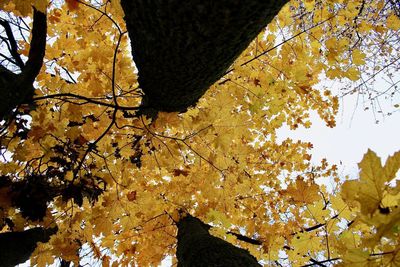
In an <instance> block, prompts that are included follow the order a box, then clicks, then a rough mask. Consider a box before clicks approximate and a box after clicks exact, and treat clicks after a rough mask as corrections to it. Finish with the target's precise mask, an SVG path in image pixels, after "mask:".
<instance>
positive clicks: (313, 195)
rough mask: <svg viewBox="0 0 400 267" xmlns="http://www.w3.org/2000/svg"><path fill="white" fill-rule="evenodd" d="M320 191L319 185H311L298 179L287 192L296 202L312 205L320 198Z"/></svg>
mask: <svg viewBox="0 0 400 267" xmlns="http://www.w3.org/2000/svg"><path fill="white" fill-rule="evenodd" d="M318 189H319V187H318V185H316V184H314V183H312V184H309V183H306V182H305V181H303V180H301V179H297V180H296V184H295V185H293V184H291V185H290V186H289V187H288V189H287V190H286V193H287V194H288V195H289V196H290V197H292V198H293V200H294V201H295V202H300V203H308V204H311V203H313V202H315V201H317V200H318V199H319V198H320V197H319V195H318Z"/></svg>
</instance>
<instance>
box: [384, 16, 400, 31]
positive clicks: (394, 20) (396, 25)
mask: <svg viewBox="0 0 400 267" xmlns="http://www.w3.org/2000/svg"><path fill="white" fill-rule="evenodd" d="M386 23H387V26H388V28H389V29H392V30H394V31H397V30H399V29H400V19H399V17H398V16H396V15H395V14H392V15H390V16H389V17H388V19H387V21H386Z"/></svg>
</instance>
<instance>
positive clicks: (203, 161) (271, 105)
mask: <svg viewBox="0 0 400 267" xmlns="http://www.w3.org/2000/svg"><path fill="white" fill-rule="evenodd" d="M395 2H396V1H390V0H389V1H387V0H356V1H343V0H322V1H317V0H315V1H314V0H304V1H301V0H292V1H290V2H289V3H288V4H286V5H285V6H284V7H283V8H282V9H281V10H280V12H279V14H278V15H277V16H276V17H275V18H274V20H273V21H272V22H271V23H270V24H269V25H268V26H267V28H266V29H265V30H264V31H262V32H261V33H260V34H259V36H258V37H257V38H256V39H255V40H254V41H253V42H252V43H251V44H250V45H249V46H248V47H247V48H246V50H244V51H243V52H242V54H241V55H240V57H238V58H237V59H236V61H235V62H234V63H233V64H232V65H231V66H230V67H229V69H228V70H227V71H226V73H225V75H223V76H222V77H221V79H220V80H219V81H217V82H216V83H215V84H214V85H212V86H211V87H210V88H209V89H208V90H207V92H206V93H205V94H204V96H203V97H201V98H200V100H199V101H198V102H197V104H196V105H195V106H192V107H190V108H189V109H188V110H187V111H186V112H184V113H177V112H159V113H158V114H157V116H153V117H149V116H144V115H141V114H140V113H139V112H138V110H140V108H139V107H140V106H141V103H142V98H143V91H142V90H141V88H140V86H139V83H138V75H137V70H136V66H135V64H134V62H133V60H132V56H131V51H132V50H131V49H135V48H134V47H131V46H130V42H129V38H128V32H127V29H126V25H125V21H124V19H123V17H124V14H123V10H122V7H121V6H120V4H119V1H114V0H112V1H106V0H98V1H90V0H79V1H77V0H66V1H61V0H60V1H46V0H30V1H26V0H14V1H5V0H1V1H0V8H1V9H2V10H3V11H2V13H1V18H2V20H7V19H8V20H9V21H12V22H13V23H12V24H11V23H10V25H12V29H13V31H14V32H21V34H20V33H18V34H17V33H15V36H16V42H17V45H18V53H19V54H20V55H21V58H22V60H23V61H25V60H26V59H27V58H28V56H29V49H30V44H31V43H30V38H29V36H30V34H31V24H32V16H33V15H32V14H33V13H32V12H33V9H32V6H34V7H35V9H37V10H38V12H42V13H46V14H47V27H48V29H47V43H46V53H45V58H44V60H43V66H42V68H41V71H40V73H39V74H38V76H37V77H36V81H35V83H34V87H35V91H34V95H33V97H32V99H31V103H22V104H21V105H19V106H16V107H15V109H14V110H13V113H12V115H10V116H8V117H5V118H1V119H2V120H1V119H0V127H1V128H0V134H1V136H0V161H1V162H0V164H1V165H0V226H1V227H0V231H1V232H2V233H5V232H12V231H22V230H24V229H28V228H34V227H38V226H41V227H44V228H51V227H54V226H55V225H57V227H58V231H57V233H56V234H54V235H52V236H51V238H50V240H49V242H46V243H39V244H38V246H37V248H36V250H35V252H34V253H33V254H32V257H31V259H30V260H31V263H33V264H38V266H45V265H46V264H51V263H53V262H54V261H55V260H57V258H62V259H63V260H64V261H69V262H73V263H74V264H78V262H79V261H80V260H82V261H83V260H87V259H90V260H91V261H93V262H97V263H102V264H103V265H104V266H111V265H112V266H125V265H128V264H133V263H135V264H137V265H138V266H153V265H157V264H159V263H160V262H161V261H162V260H163V259H164V258H165V257H167V256H173V262H175V261H176V257H175V254H176V244H177V239H176V237H177V223H178V221H179V220H180V219H182V218H183V217H184V216H185V215H182V214H190V216H193V217H196V218H198V219H200V220H201V221H202V222H204V223H207V224H209V225H210V230H209V231H210V233H211V234H212V235H214V236H217V237H220V238H221V239H224V240H226V241H228V242H230V243H232V244H235V245H237V246H239V247H242V248H245V249H247V250H248V251H249V252H250V253H251V255H253V256H254V257H256V258H257V260H258V261H259V262H260V263H261V264H264V265H271V266H275V265H286V266H288V265H292V266H311V265H313V264H317V265H322V266H328V265H329V264H331V265H332V264H335V265H336V264H337V265H343V266H348V265H349V264H353V265H355V266H366V265H369V266H399V265H400V263H399V262H400V253H399V251H400V244H399V240H400V239H399V238H400V235H399V233H400V228H399V227H400V224H399V222H400V208H399V204H400V203H399V202H400V185H399V183H398V181H397V180H396V173H397V172H398V170H399V168H400V153H399V152H397V153H394V154H393V155H392V156H390V157H389V158H388V159H387V160H386V163H385V164H383V165H382V163H381V159H380V158H379V157H378V156H377V155H376V154H375V153H374V152H372V151H370V150H369V151H367V152H366V154H365V155H364V158H363V160H362V161H361V162H360V164H359V168H360V174H359V179H357V180H346V181H344V177H341V176H339V174H338V173H337V166H335V165H330V164H329V163H328V162H327V161H326V160H322V161H321V162H319V163H316V162H315V161H312V155H311V153H310V150H311V148H312V147H313V145H312V144H311V143H308V142H302V141H298V140H291V139H285V140H283V141H278V140H279V139H278V137H277V129H279V128H280V127H282V126H283V125H288V126H289V127H290V128H291V129H297V128H299V127H306V128H308V127H312V125H311V121H310V113H312V112H316V113H317V114H318V115H319V117H320V119H321V120H323V121H325V122H326V125H327V127H334V126H335V123H336V122H335V118H336V117H335V116H336V114H337V112H338V108H339V100H338V96H337V95H336V94H334V93H333V90H331V89H335V88H325V87H322V86H320V82H321V80H331V81H342V82H344V83H346V84H347V85H348V87H347V88H346V91H345V93H351V92H361V93H362V92H363V90H367V89H369V87H368V82H366V80H367V81H369V80H368V79H374V77H376V76H377V75H378V74H383V75H387V76H388V77H393V73H395V72H396V71H398V69H399V63H398V59H399V56H400V54H399V52H400V49H399V48H400V47H399V44H400V42H399V36H400V34H399V30H400V19H399V16H400V11H399V6H398V4H397V3H395ZM5 14H9V17H7V16H6V15H5ZM22 21H23V22H22ZM29 23H31V24H29ZM1 34H2V36H3V35H4V34H5V33H1ZM4 36H6V35H4ZM3 42H6V41H4V39H3ZM3 45H4V44H3V43H2V47H1V48H2V51H3V50H5V52H4V53H3V52H2V54H0V57H2V58H1V60H2V61H1V64H2V68H1V69H0V70H1V71H3V68H6V69H8V70H9V71H12V72H14V73H19V71H20V69H18V65H17V64H15V60H14V59H13V55H12V54H9V52H8V50H7V46H3ZM211 49H212V48H211ZM172 52H174V51H171V53H172ZM3 54H4V55H3ZM372 55H373V56H372ZM160 64H163V63H162V62H160ZM0 74H1V73H0ZM367 92H371V91H368V90H367ZM396 92H397V91H396V87H390V88H389V89H388V91H386V92H385V93H387V94H392V95H394V94H396ZM397 93H398V92H397ZM371 94H373V93H371ZM371 94H370V95H369V96H370V97H371V101H374V99H373V98H374V97H375V96H373V95H371ZM367 96H368V94H367ZM0 97H2V96H0ZM393 108H395V109H396V108H397V109H398V105H397V106H396V105H394V107H393ZM394 149H398V148H394ZM343 153H346V151H343ZM397 178H398V176H397ZM328 184H329V187H327V185H328ZM211 226H212V227H211ZM246 238H247V239H246ZM82 255H85V256H84V258H85V259H83V258H80V257H81V256H82Z"/></svg>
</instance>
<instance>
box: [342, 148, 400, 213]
mask: <svg viewBox="0 0 400 267" xmlns="http://www.w3.org/2000/svg"><path fill="white" fill-rule="evenodd" d="M359 167H360V169H361V172H360V179H359V180H353V181H346V182H345V183H344V184H343V189H342V196H343V198H344V199H345V200H346V201H348V202H351V201H357V202H358V203H359V205H360V206H361V213H363V214H365V215H372V214H373V213H374V212H375V211H376V210H378V209H379V207H381V204H382V200H383V197H384V191H385V188H386V187H387V184H388V183H389V182H390V181H391V180H392V179H393V178H395V175H396V172H397V171H398V170H399V168H400V153H399V152H397V153H395V154H394V155H393V156H391V157H389V158H388V160H387V161H386V164H385V166H383V167H382V165H381V160H380V158H379V157H378V156H377V155H376V154H375V153H374V152H373V151H371V150H368V152H367V153H366V154H365V155H364V157H363V159H362V161H361V162H360V163H359Z"/></svg>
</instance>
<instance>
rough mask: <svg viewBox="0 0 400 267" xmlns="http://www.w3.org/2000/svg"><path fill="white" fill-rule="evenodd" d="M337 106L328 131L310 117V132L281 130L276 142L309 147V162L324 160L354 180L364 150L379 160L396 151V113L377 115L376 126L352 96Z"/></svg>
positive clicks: (399, 131)
mask: <svg viewBox="0 0 400 267" xmlns="http://www.w3.org/2000/svg"><path fill="white" fill-rule="evenodd" d="M340 105H341V106H340V111H339V114H338V116H337V126H336V127H335V128H328V127H327V126H325V123H324V122H323V121H322V120H321V119H319V117H318V116H317V115H315V114H313V115H312V116H311V121H312V123H313V125H312V126H311V128H309V129H305V128H300V129H297V130H295V131H291V130H289V128H288V127H282V128H281V129H280V130H278V136H279V137H280V140H283V139H286V138H292V139H299V140H302V141H309V142H311V143H313V144H314V148H313V149H312V160H313V162H315V163H317V162H319V161H320V160H321V159H322V158H326V159H327V160H328V162H330V163H332V164H337V165H338V166H339V170H341V173H342V174H343V175H350V177H352V178H357V173H358V172H357V170H358V168H357V163H359V162H360V161H361V159H362V157H363V155H364V154H365V153H366V152H367V150H368V148H370V149H372V150H373V151H374V152H376V153H377V155H378V156H379V157H381V159H382V160H386V158H387V157H388V156H389V155H392V154H393V153H394V152H396V151H398V150H400V109H398V111H399V112H394V113H393V114H392V115H390V116H388V115H385V116H382V115H378V116H377V117H376V118H377V119H379V123H376V119H375V118H374V115H373V113H372V111H371V110H368V111H364V110H362V108H361V107H360V106H357V98H356V96H346V97H344V98H343V99H341V101H340ZM340 163H341V164H340Z"/></svg>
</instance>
